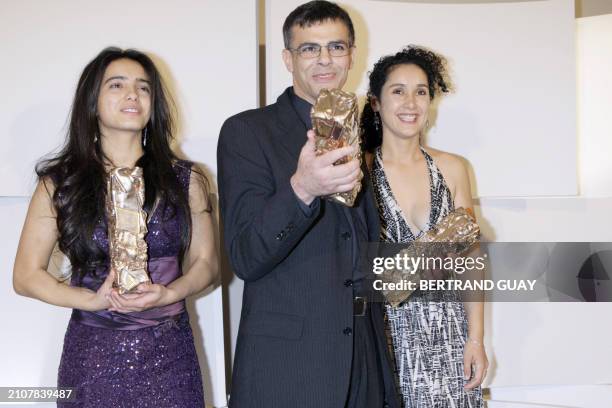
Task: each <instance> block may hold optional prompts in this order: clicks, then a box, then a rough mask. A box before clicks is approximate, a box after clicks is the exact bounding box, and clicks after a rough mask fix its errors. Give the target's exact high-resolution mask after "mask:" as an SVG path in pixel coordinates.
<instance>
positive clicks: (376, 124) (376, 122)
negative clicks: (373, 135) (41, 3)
mask: <svg viewBox="0 0 612 408" xmlns="http://www.w3.org/2000/svg"><path fill="white" fill-rule="evenodd" d="M374 128H375V129H376V131H377V132H380V115H379V114H378V112H374Z"/></svg>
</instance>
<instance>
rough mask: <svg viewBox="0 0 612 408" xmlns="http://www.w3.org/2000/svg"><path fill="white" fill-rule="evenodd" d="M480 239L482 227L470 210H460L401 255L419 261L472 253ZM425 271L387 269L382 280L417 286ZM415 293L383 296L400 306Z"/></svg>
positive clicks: (392, 292) (387, 292)
mask: <svg viewBox="0 0 612 408" xmlns="http://www.w3.org/2000/svg"><path fill="white" fill-rule="evenodd" d="M479 239H480V227H479V226H478V224H477V223H476V218H475V217H474V214H472V212H471V210H470V209H467V210H466V209H465V208H462V207H461V208H457V209H456V210H455V211H452V212H451V213H449V214H448V215H447V216H446V217H444V218H443V219H442V220H441V221H440V222H439V223H438V224H436V225H434V226H433V227H432V228H431V229H430V230H429V231H427V232H426V233H425V234H423V235H422V236H421V237H420V238H419V239H417V240H415V241H414V242H412V243H410V244H409V246H408V247H407V248H405V249H403V250H401V251H400V252H399V254H400V256H402V257H403V256H404V255H407V256H408V257H414V258H417V257H419V256H421V255H425V256H442V257H445V256H447V255H451V254H452V255H461V254H464V253H466V252H468V251H469V250H470V248H472V247H473V246H474V245H475V244H476V243H477V242H478V241H479ZM423 272H424V271H423V270H422V269H419V270H416V271H406V270H403V269H395V268H393V269H387V270H385V271H384V272H383V273H382V276H381V278H382V281H383V282H385V283H399V282H402V281H409V282H414V285H415V286H417V285H418V283H419V281H420V280H421V279H423ZM413 292H414V291H413V290H410V289H404V290H383V291H382V293H383V295H384V296H385V298H386V299H387V302H389V304H391V306H393V307H397V306H399V305H400V304H401V303H402V302H404V301H405V300H406V299H408V298H409V297H410V295H412V293H413Z"/></svg>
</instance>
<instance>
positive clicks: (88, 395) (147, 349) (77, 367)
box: [58, 161, 204, 408]
mask: <svg viewBox="0 0 612 408" xmlns="http://www.w3.org/2000/svg"><path fill="white" fill-rule="evenodd" d="M191 164H192V163H190V162H185V161H179V162H177V163H176V164H175V165H174V170H175V172H176V175H177V178H178V180H179V183H180V185H181V187H182V188H183V189H184V191H185V192H186V193H187V192H188V190H189V178H190V174H191ZM175 215H182V214H178V213H177V214H174V213H173V211H172V210H171V209H170V207H166V206H163V205H161V204H160V205H158V206H157V207H156V208H154V209H153V214H152V215H151V216H150V217H149V220H148V222H147V228H148V232H147V235H146V236H145V240H146V242H147V245H148V255H149V262H148V269H149V274H150V276H151V280H152V281H153V283H161V284H164V285H167V284H168V283H170V282H172V281H173V280H175V279H176V278H178V277H180V276H181V275H182V272H181V270H180V265H179V259H178V256H179V251H180V246H179V245H180V236H181V235H180V234H181V229H182V228H183V227H184V225H181V224H182V222H179V219H183V218H182V217H177V216H175ZM93 239H94V241H95V242H96V244H97V245H98V246H99V247H100V248H101V249H102V250H103V251H104V253H105V254H106V260H105V262H106V264H103V265H98V266H96V275H97V276H96V275H94V274H92V273H91V272H89V273H87V274H85V276H84V277H83V278H79V276H77V275H78V274H77V273H74V274H73V276H72V278H71V285H72V286H84V287H87V288H89V289H91V290H94V291H95V290H97V289H98V288H99V287H100V285H101V284H102V282H103V281H104V279H105V278H106V276H107V275H108V269H109V265H108V236H107V225H106V220H105V219H101V220H99V222H98V225H97V226H96V228H95V230H94V236H93ZM58 387H74V388H75V392H76V398H77V400H76V402H65V403H61V402H59V403H58V406H59V407H70V408H74V407H88V408H89V407H104V408H108V407H130V408H132V407H164V408H166V407H177V408H178V407H181V408H182V407H203V406H204V395H203V394H204V393H203V388H202V377H201V374H200V366H199V364H198V358H197V355H196V350H195V346H194V340H193V334H192V331H191V327H190V325H189V316H188V315H187V311H186V309H185V302H184V300H183V301H180V302H177V303H174V304H171V305H167V306H164V307H159V308H154V309H150V310H146V311H143V312H136V313H125V314H124V313H118V312H109V311H107V310H103V311H97V312H87V311H83V310H78V309H74V310H73V312H72V317H71V318H70V322H69V323H68V329H67V331H66V335H65V338H64V348H63V352H62V357H61V362H60V366H59V373H58Z"/></svg>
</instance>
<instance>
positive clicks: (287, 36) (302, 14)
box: [283, 0, 355, 49]
mask: <svg viewBox="0 0 612 408" xmlns="http://www.w3.org/2000/svg"><path fill="white" fill-rule="evenodd" d="M327 20H332V21H334V20H338V21H341V22H342V23H344V25H345V26H346V28H347V29H348V32H349V43H350V44H349V45H350V46H353V45H355V28H354V27H353V21H352V20H351V17H350V16H349V15H348V13H347V12H346V11H345V10H344V9H343V8H342V7H340V6H339V5H337V4H336V3H332V2H331V1H324V0H315V1H309V2H308V3H304V4H302V5H301V6H298V7H297V8H296V9H295V10H293V11H292V12H291V13H289V15H288V16H287V18H286V19H285V23H284V24H283V40H284V42H285V48H286V49H289V48H291V28H293V27H294V26H298V27H301V28H303V27H310V26H311V25H313V24H316V23H321V22H324V21H327Z"/></svg>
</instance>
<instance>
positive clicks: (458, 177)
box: [453, 159, 489, 389]
mask: <svg viewBox="0 0 612 408" xmlns="http://www.w3.org/2000/svg"><path fill="white" fill-rule="evenodd" d="M456 160H457V163H455V164H454V168H455V169H454V170H455V171H454V172H453V173H454V175H455V177H454V179H455V181H456V184H455V198H454V204H455V208H459V207H463V208H466V209H468V208H469V209H470V210H472V211H473V208H472V206H473V205H472V192H471V188H470V179H469V176H468V172H467V169H466V167H465V165H464V164H463V163H462V162H461V161H460V160H459V159H456ZM478 252H479V250H478V249H475V250H474V251H471V252H470V254H468V255H469V256H473V254H475V253H478ZM482 278H483V274H482V272H480V273H478V274H476V273H474V272H471V273H470V277H469V279H482ZM480 298H481V297H480V296H479V297H478V299H475V300H476V301H465V302H464V306H465V311H466V314H467V320H468V333H467V337H468V339H467V342H466V344H465V350H464V375H465V378H466V379H468V378H470V377H471V380H470V381H469V382H468V383H467V384H466V385H465V388H466V389H472V388H475V387H477V386H478V385H480V384H481V383H482V381H483V380H484V377H485V375H486V370H487V367H488V365H489V363H488V360H487V356H486V352H485V349H484V303H483V302H482V301H481V300H480ZM472 372H473V373H472ZM472 374H473V375H472Z"/></svg>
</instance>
